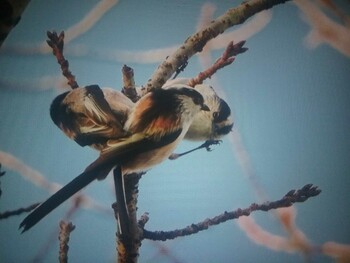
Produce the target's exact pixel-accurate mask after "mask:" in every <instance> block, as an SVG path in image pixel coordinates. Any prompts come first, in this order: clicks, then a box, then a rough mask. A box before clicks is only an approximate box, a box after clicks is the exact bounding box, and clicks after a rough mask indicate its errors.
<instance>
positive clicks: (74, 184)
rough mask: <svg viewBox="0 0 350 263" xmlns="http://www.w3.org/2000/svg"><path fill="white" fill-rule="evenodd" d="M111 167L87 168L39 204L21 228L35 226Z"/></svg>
mask: <svg viewBox="0 0 350 263" xmlns="http://www.w3.org/2000/svg"><path fill="white" fill-rule="evenodd" d="M110 168H111V167H110ZM110 168H108V169H107V168H105V169H102V170H101V169H100V170H98V169H86V170H85V171H84V172H83V173H81V174H80V175H78V176H77V177H76V178H74V179H73V180H72V181H71V182H69V183H68V184H67V185H65V186H64V187H63V188H61V189H60V190H58V191H57V192H56V193H55V194H53V195H52V196H51V197H49V198H48V199H47V200H46V201H45V202H43V203H42V204H41V205H39V206H38V207H37V208H36V209H35V210H34V211H33V212H31V213H30V214H29V215H28V216H27V217H26V218H25V219H24V220H23V221H22V222H21V224H20V226H19V228H23V229H22V233H23V232H25V231H27V230H28V229H30V228H31V227H33V226H34V225H35V224H37V223H38V222H39V221H40V220H41V219H43V218H44V217H45V216H46V215H48V214H49V213H50V212H51V211H52V210H54V209H55V208H56V207H58V206H59V205H60V204H62V203H63V202H64V201H66V200H67V199H68V198H69V197H71V196H72V195H74V194H75V193H77V192H78V191H79V190H81V189H82V188H84V187H85V186H87V185H88V184H90V183H91V182H92V181H93V180H95V179H96V178H97V177H101V176H103V175H104V174H105V175H106V174H108V172H109V171H110V170H111V169H110Z"/></svg>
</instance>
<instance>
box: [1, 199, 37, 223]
mask: <svg viewBox="0 0 350 263" xmlns="http://www.w3.org/2000/svg"><path fill="white" fill-rule="evenodd" d="M38 205H40V203H35V204H32V205H30V206H27V207H21V208H19V209H16V210H12V211H6V212H3V213H0V219H5V218H8V217H10V216H18V215H20V214H22V213H25V212H30V211H32V210H33V209H34V208H35V207H37V206H38Z"/></svg>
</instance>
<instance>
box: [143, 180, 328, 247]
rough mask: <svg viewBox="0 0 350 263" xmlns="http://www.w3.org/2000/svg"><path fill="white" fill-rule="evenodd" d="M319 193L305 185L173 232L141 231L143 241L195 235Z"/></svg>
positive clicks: (311, 186) (298, 201)
mask: <svg viewBox="0 0 350 263" xmlns="http://www.w3.org/2000/svg"><path fill="white" fill-rule="evenodd" d="M320 193H321V190H320V189H319V188H317V186H313V185H312V184H307V185H305V186H304V187H303V188H301V189H299V190H291V191H289V192H288V193H287V194H286V195H285V196H284V197H282V198H281V199H280V200H277V201H273V202H265V203H262V204H256V203H253V204H251V205H250V206H249V207H248V208H245V209H240V208H239V209H237V210H235V211H232V212H226V211H225V212H224V213H222V214H221V215H218V216H215V217H213V218H209V219H206V220H204V221H202V222H199V223H197V224H192V225H190V226H187V227H185V228H182V229H176V230H173V231H148V230H146V229H144V230H143V239H150V240H161V241H165V240H168V239H174V238H177V237H183V236H188V235H192V234H195V233H197V232H199V231H203V230H206V229H208V228H209V227H210V226H214V225H218V224H221V223H223V222H226V221H228V220H233V219H237V218H239V217H241V216H249V215H250V214H251V213H252V212H255V211H264V212H266V211H269V210H271V209H277V208H281V207H289V206H291V205H293V204H294V203H300V202H305V201H306V200H307V199H309V198H310V197H314V196H317V195H319V194H320Z"/></svg>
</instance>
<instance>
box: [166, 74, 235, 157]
mask: <svg viewBox="0 0 350 263" xmlns="http://www.w3.org/2000/svg"><path fill="white" fill-rule="evenodd" d="M189 80H190V79H189V78H176V79H172V80H169V81H167V82H166V83H165V84H164V86H163V88H164V89H167V88H168V87H172V88H174V87H183V86H184V85H185V86H187V83H188V81H189ZM187 87H189V86H187ZM189 88H190V87H189ZM194 89H195V90H196V91H198V92H199V93H200V94H201V95H202V96H203V98H204V103H205V104H206V105H207V106H208V107H209V109H210V111H206V112H204V111H201V112H199V113H198V114H197V115H196V116H195V118H194V120H193V121H192V124H191V126H190V128H189V129H188V131H187V133H186V135H185V139H186V140H191V141H205V142H204V143H203V144H201V145H200V146H198V147H196V148H194V149H192V150H189V151H186V152H184V153H173V154H172V155H171V156H170V157H169V159H171V160H175V159H177V158H179V157H180V156H183V155H186V154H188V153H190V152H193V151H196V150H199V149H202V148H206V149H207V151H210V150H211V149H210V146H211V145H213V144H219V143H220V142H221V141H220V139H221V138H222V137H223V136H225V135H227V134H228V133H229V132H231V130H232V127H233V120H232V117H231V109H230V107H229V105H228V104H227V103H226V101H224V100H223V99H222V98H220V97H219V96H218V95H217V93H216V92H215V90H214V89H213V87H211V86H209V85H207V84H198V85H196V86H195V87H194Z"/></svg>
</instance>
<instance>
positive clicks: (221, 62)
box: [188, 41, 248, 87]
mask: <svg viewBox="0 0 350 263" xmlns="http://www.w3.org/2000/svg"><path fill="white" fill-rule="evenodd" d="M244 44H245V41H240V42H238V43H237V44H233V41H231V42H230V43H229V44H228V45H227V47H226V49H225V51H224V53H223V54H222V56H221V57H220V58H218V59H217V60H216V61H215V63H214V64H213V65H212V66H211V67H210V68H208V69H206V70H205V71H203V72H200V73H199V74H198V75H197V76H196V77H195V78H192V79H190V80H189V82H188V85H189V86H191V87H194V86H196V85H198V84H202V83H203V81H204V80H205V79H208V78H210V77H211V76H213V75H214V74H215V73H216V71H218V70H219V69H221V68H223V67H226V66H227V65H230V64H232V62H233V61H234V60H235V56H237V55H238V54H241V53H244V52H246V51H247V50H248V48H246V47H243V46H244Z"/></svg>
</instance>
